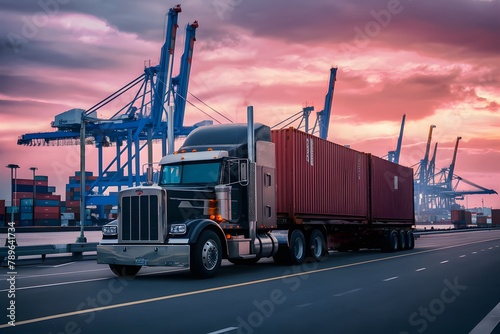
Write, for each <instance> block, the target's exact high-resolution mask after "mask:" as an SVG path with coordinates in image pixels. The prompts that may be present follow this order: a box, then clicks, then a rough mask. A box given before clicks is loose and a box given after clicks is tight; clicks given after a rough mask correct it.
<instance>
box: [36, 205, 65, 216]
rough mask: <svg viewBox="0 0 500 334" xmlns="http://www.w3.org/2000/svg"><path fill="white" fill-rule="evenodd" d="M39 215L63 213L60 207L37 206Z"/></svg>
mask: <svg viewBox="0 0 500 334" xmlns="http://www.w3.org/2000/svg"><path fill="white" fill-rule="evenodd" d="M37 213H57V214H59V213H61V208H60V207H58V206H35V214H37Z"/></svg>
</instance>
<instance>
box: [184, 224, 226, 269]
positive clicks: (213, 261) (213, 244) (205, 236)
mask: <svg viewBox="0 0 500 334" xmlns="http://www.w3.org/2000/svg"><path fill="white" fill-rule="evenodd" d="M221 261H222V251H221V242H220V239H219V237H218V236H217V234H216V233H215V232H214V231H210V230H205V231H203V232H202V233H201V235H200V236H199V238H198V241H197V242H196V244H194V245H193V247H192V248H191V268H190V269H191V273H192V274H193V275H195V276H197V277H200V278H211V277H214V276H215V274H216V273H217V271H218V270H219V268H220V264H221Z"/></svg>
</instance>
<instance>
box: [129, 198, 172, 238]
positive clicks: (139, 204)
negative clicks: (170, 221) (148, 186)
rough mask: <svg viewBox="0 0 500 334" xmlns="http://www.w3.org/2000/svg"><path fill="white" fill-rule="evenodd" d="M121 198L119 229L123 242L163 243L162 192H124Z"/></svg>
mask: <svg viewBox="0 0 500 334" xmlns="http://www.w3.org/2000/svg"><path fill="white" fill-rule="evenodd" d="M124 192H126V193H125V194H121V196H120V204H121V212H120V222H121V227H120V228H119V235H120V239H121V241H123V242H147V241H154V242H162V241H163V236H162V235H161V234H162V227H163V226H162V217H161V212H162V211H161V208H160V206H161V203H160V199H161V192H153V194H148V193H150V192H151V191H147V190H144V191H142V190H139V191H124Z"/></svg>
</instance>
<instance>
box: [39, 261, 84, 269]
mask: <svg viewBox="0 0 500 334" xmlns="http://www.w3.org/2000/svg"><path fill="white" fill-rule="evenodd" d="M73 263H75V262H68V263H63V264H58V265H56V266H38V268H59V267H64V266H67V265H70V264H73Z"/></svg>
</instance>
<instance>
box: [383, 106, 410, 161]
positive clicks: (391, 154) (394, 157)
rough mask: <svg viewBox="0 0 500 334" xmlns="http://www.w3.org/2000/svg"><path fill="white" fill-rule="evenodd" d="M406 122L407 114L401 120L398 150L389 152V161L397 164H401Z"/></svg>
mask: <svg viewBox="0 0 500 334" xmlns="http://www.w3.org/2000/svg"><path fill="white" fill-rule="evenodd" d="M405 120H406V114H404V115H403V119H402V120H401V129H400V130H399V137H398V145H397V146H396V150H394V151H389V153H388V159H387V160H389V161H392V162H394V163H396V164H399V156H400V155H401V146H402V144H403V133H404V130H405Z"/></svg>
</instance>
